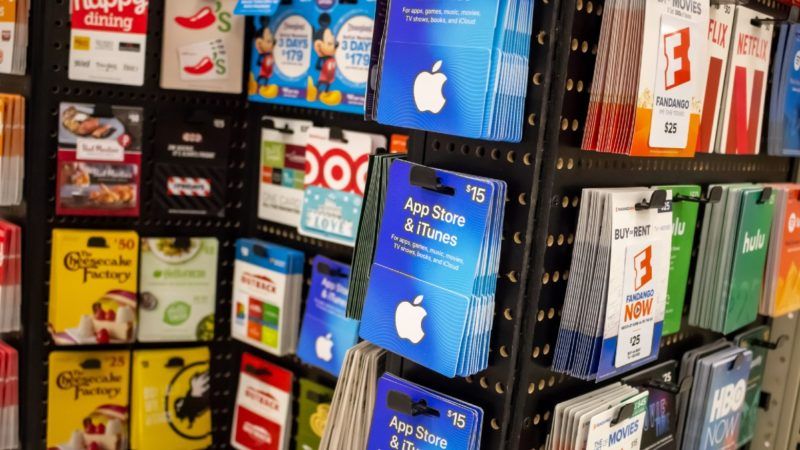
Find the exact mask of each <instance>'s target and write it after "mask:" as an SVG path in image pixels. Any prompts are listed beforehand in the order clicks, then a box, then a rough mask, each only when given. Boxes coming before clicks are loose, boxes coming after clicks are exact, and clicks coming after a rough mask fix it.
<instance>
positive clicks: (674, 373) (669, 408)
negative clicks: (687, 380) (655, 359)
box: [587, 360, 688, 450]
mask: <svg viewBox="0 0 800 450" xmlns="http://www.w3.org/2000/svg"><path fill="white" fill-rule="evenodd" d="M677 381H678V362H677V361H675V360H669V361H665V362H663V363H661V364H657V365H655V366H652V367H649V368H647V369H644V370H642V371H641V372H638V373H635V374H632V375H629V376H627V377H625V378H623V379H622V382H623V383H626V384H629V385H631V386H637V387H639V388H640V389H645V390H647V415H646V416H645V420H644V427H643V430H642V440H641V445H640V447H639V448H641V450H656V449H667V448H675V434H676V432H677V429H678V399H677V392H680V390H681V386H679V385H678V384H676V383H677ZM687 386H688V385H687ZM687 386H684V388H686V387H687ZM587 448H588V447H587Z"/></svg>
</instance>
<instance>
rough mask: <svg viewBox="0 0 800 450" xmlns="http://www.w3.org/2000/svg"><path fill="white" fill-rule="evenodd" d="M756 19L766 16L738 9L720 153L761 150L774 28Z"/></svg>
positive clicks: (726, 84)
mask: <svg viewBox="0 0 800 450" xmlns="http://www.w3.org/2000/svg"><path fill="white" fill-rule="evenodd" d="M757 18H766V17H765V15H764V14H761V13H758V12H756V11H754V10H752V9H749V8H745V7H743V6H737V7H736V17H735V19H734V21H733V23H734V25H733V40H732V41H731V50H730V52H731V53H730V64H729V65H728V74H727V77H726V78H725V80H726V81H725V91H724V94H723V98H724V101H723V103H722V107H723V109H722V126H721V127H720V128H719V130H717V148H716V151H717V152H718V153H730V154H734V155H755V154H758V152H759V150H760V147H761V127H762V125H763V121H764V97H765V95H766V93H767V75H768V74H769V62H770V50H771V48H772V27H773V26H772V24H770V23H769V22H758V21H755V22H754V19H757Z"/></svg>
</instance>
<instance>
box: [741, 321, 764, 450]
mask: <svg viewBox="0 0 800 450" xmlns="http://www.w3.org/2000/svg"><path fill="white" fill-rule="evenodd" d="M768 340H769V327H767V326H760V327H756V328H753V329H752V330H748V331H745V332H744V333H741V334H739V335H738V336H736V344H737V345H738V346H739V347H742V348H746V349H749V350H750V351H752V352H753V362H751V363H750V376H749V377H748V379H747V392H746V394H745V397H744V406H743V407H742V419H741V422H740V423H739V439H738V440H737V443H736V447H737V448H741V447H742V446H744V445H745V444H746V443H748V442H750V441H751V440H752V439H753V434H754V433H755V429H756V421H757V420H758V403H759V401H760V399H761V384H762V382H763V381H764V368H765V366H766V363H767V351H768V349H767V348H766V347H764V346H763V345H755V344H754V342H755V341H762V342H766V341H768Z"/></svg>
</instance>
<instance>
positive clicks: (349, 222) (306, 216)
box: [300, 186, 364, 247]
mask: <svg viewBox="0 0 800 450" xmlns="http://www.w3.org/2000/svg"><path fill="white" fill-rule="evenodd" d="M363 202H364V198H363V197H362V196H360V195H358V194H355V193H352V192H343V191H338V190H334V189H328V188H323V187H319V186H306V191H305V196H304V198H303V206H302V209H301V211H300V231H301V232H302V233H304V234H311V235H313V236H317V237H321V238H324V239H325V240H328V241H332V242H336V243H339V244H342V245H349V246H351V247H352V246H353V245H355V242H356V233H357V231H358V220H359V218H360V216H361V204H362V203H363Z"/></svg>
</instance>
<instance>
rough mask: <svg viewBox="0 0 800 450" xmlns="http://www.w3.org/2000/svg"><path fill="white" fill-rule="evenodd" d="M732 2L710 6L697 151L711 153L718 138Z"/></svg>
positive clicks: (726, 67) (733, 9)
mask: <svg viewBox="0 0 800 450" xmlns="http://www.w3.org/2000/svg"><path fill="white" fill-rule="evenodd" d="M735 10H736V7H735V6H734V5H712V6H711V14H710V16H709V19H708V78H707V80H706V83H705V100H704V101H703V116H702V118H701V120H700V132H699V133H698V137H697V152H699V153H711V152H713V151H714V148H715V146H716V141H717V128H718V127H719V120H720V117H719V116H720V115H719V110H720V106H721V105H722V89H723V88H724V85H725V74H726V73H727V71H728V56H729V54H730V48H731V35H732V31H733V16H734V12H735Z"/></svg>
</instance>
